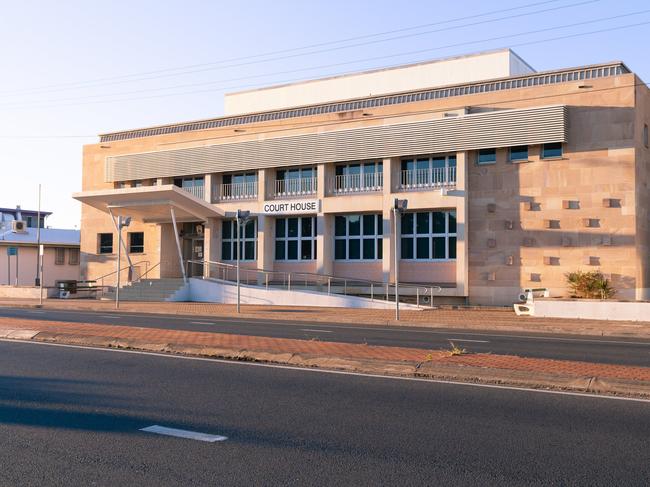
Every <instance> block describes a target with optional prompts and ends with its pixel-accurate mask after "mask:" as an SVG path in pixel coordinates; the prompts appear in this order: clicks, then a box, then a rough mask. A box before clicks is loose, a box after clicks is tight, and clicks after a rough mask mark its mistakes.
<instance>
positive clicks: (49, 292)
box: [0, 286, 58, 299]
mask: <svg viewBox="0 0 650 487" xmlns="http://www.w3.org/2000/svg"><path fill="white" fill-rule="evenodd" d="M57 295H58V290H57V289H52V288H50V289H48V288H45V289H43V297H44V298H46V297H47V298H51V297H54V296H57ZM38 296H39V288H37V287H34V286H18V287H15V286H0V298H17V299H38Z"/></svg>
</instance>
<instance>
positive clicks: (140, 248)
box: [128, 232, 144, 254]
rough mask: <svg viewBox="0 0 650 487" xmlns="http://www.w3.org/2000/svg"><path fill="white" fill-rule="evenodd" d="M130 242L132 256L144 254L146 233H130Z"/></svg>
mask: <svg viewBox="0 0 650 487" xmlns="http://www.w3.org/2000/svg"><path fill="white" fill-rule="evenodd" d="M128 240H129V253H130V254H142V253H144V232H129V235H128Z"/></svg>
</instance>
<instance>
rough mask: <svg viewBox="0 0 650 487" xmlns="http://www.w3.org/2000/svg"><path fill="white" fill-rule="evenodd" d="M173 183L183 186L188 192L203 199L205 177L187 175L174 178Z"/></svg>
mask: <svg viewBox="0 0 650 487" xmlns="http://www.w3.org/2000/svg"><path fill="white" fill-rule="evenodd" d="M174 185H175V186H178V187H179V188H183V189H184V190H185V191H187V192H188V193H190V194H192V195H193V196H196V197H197V198H199V199H203V196H204V194H205V193H204V186H205V178H204V177H203V176H187V177H182V178H174Z"/></svg>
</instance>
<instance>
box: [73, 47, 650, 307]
mask: <svg viewBox="0 0 650 487" xmlns="http://www.w3.org/2000/svg"><path fill="white" fill-rule="evenodd" d="M649 124H650V94H649V92H648V88H647V86H646V85H645V84H644V83H643V82H642V81H641V80H640V79H639V78H638V77H637V76H636V75H635V74H634V73H633V72H632V71H630V69H629V68H628V67H627V66H626V65H625V64H624V63H622V62H620V61H614V62H607V63H603V64H597V65H589V66H578V67H571V68H564V69H554V70H551V71H536V70H535V69H533V68H532V67H531V66H530V65H529V64H528V63H526V62H525V61H524V60H523V59H521V58H520V57H519V56H518V55H517V54H515V53H514V52H513V51H511V50H508V49H506V50H497V51H491V52H485V53H478V54H474V55H468V56H462V57H455V58H446V59H441V60H435V61H430V62H423V63H418V64H411V65H404V66H399V67H391V68H386V69H379V70H372V71H365V72H359V73H354V74H346V75H344V76H338V77H330V78H323V79H314V80H310V81H305V82H299V83H292V84H285V85H278V86H270V87H267V88H261V89H255V90H250V91H242V92H237V93H231V94H227V95H226V97H225V114H224V116H221V117H217V118H211V119H206V120H197V121H191V122H181V123H173V124H169V125H161V126H155V127H147V128H141V129H134V130H123V131H118V132H112V133H106V134H102V135H100V137H99V141H98V142H97V143H96V144H91V145H87V146H85V147H84V152H83V167H82V170H83V184H82V191H81V192H80V193H77V194H75V195H74V197H75V198H76V199H78V200H79V201H81V202H82V203H83V205H82V222H81V269H82V278H83V279H96V278H99V277H100V276H102V277H103V276H109V277H107V279H108V281H111V279H114V278H115V274H112V275H111V273H112V272H114V271H115V268H116V267H115V266H116V254H117V246H118V238H117V230H116V225H115V222H116V219H117V217H118V216H129V217H131V218H132V221H131V224H130V225H129V226H128V227H127V228H125V229H124V233H123V235H124V252H125V253H123V256H126V259H127V260H123V262H124V263H125V264H126V263H129V266H130V269H129V271H123V272H125V274H124V276H123V282H126V281H128V280H129V279H137V276H143V275H146V278H147V279H152V280H155V279H164V278H182V277H184V276H185V278H186V279H191V278H192V277H195V278H198V279H205V278H214V279H218V278H219V275H218V269H220V267H219V266H221V265H230V264H233V262H234V261H235V259H236V253H237V252H236V248H237V246H236V242H237V226H236V224H235V220H234V218H235V215H236V212H237V210H245V211H250V217H249V218H248V219H247V221H246V223H245V224H244V225H243V227H242V229H241V235H240V249H241V261H242V263H241V265H242V267H244V268H247V269H255V270H259V271H260V272H261V271H264V272H266V273H267V275H271V274H270V273H276V275H279V274H280V273H282V274H283V275H285V276H287V275H291V274H292V273H297V274H298V273H302V274H304V275H321V276H331V277H334V278H345V279H349V280H350V282H353V281H354V280H355V279H356V280H360V281H364V282H373V283H390V282H392V281H393V280H394V274H395V267H396V265H397V266H398V268H399V280H400V282H404V283H405V285H407V284H411V285H421V286H422V287H423V288H428V289H434V288H435V293H434V292H433V291H432V294H434V298H433V299H434V301H437V302H440V303H459V304H461V303H469V304H490V305H510V304H512V303H513V302H514V301H516V299H517V296H518V294H519V293H520V292H521V290H522V289H525V288H548V289H549V290H550V293H551V295H552V296H566V295H568V290H567V286H566V280H565V273H567V272H571V271H575V270H595V269H599V270H601V271H602V272H603V273H604V274H605V275H606V276H607V277H609V278H610V279H611V282H612V284H613V286H614V287H615V288H616V290H617V296H618V297H621V298H626V299H649V298H650V228H649V227H650V217H649V215H648V208H650V188H649V187H648V184H649V168H650V150H649V149H648V125H649ZM396 198H397V199H399V200H406V209H405V211H403V212H402V213H401V214H397V213H395V212H394V211H393V207H394V202H395V199H396ZM394 218H398V222H397V223H398V224H397V232H396V231H395V225H394V223H395V222H394V221H393V219H394ZM396 249H397V250H396ZM395 252H397V255H395ZM396 257H397V258H396ZM201 263H203V265H202V264H201ZM212 264H214V265H212ZM127 273H128V276H127ZM111 276H112V277H111ZM346 285H347V284H346Z"/></svg>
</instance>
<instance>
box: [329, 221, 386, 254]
mask: <svg viewBox="0 0 650 487" xmlns="http://www.w3.org/2000/svg"><path fill="white" fill-rule="evenodd" d="M382 235H383V220H382V216H381V214H368V215H336V217H335V219H334V259H336V260H380V259H381V258H382V250H383V243H382V242H383V237H382Z"/></svg>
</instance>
